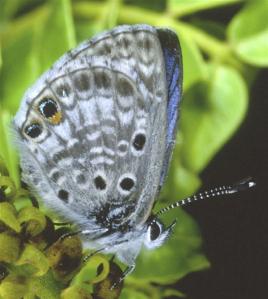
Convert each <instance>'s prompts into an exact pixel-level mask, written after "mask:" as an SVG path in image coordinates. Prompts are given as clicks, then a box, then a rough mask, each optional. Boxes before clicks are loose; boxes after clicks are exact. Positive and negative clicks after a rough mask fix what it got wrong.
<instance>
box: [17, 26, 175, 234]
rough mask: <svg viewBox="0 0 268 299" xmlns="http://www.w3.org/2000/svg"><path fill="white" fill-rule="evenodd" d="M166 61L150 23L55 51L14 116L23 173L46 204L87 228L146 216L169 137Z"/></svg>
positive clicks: (171, 120) (171, 110)
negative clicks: (65, 50)
mask: <svg viewBox="0 0 268 299" xmlns="http://www.w3.org/2000/svg"><path fill="white" fill-rule="evenodd" d="M160 42H161V43H160ZM172 58H174V52H172V51H171V54H169V52H168V53H166V52H165V46H164V45H163V41H162V40H161V36H160V35H159V31H158V32H157V31H156V29H155V28H153V27H150V26H147V25H137V26H120V27H117V28H116V29H114V30H112V31H109V32H106V33H104V34H102V35H100V36H98V37H96V38H94V39H92V40H90V41H87V42H84V43H83V44H81V45H80V46H78V47H77V48H76V49H74V50H72V51H70V52H69V53H68V54H66V55H65V56H63V57H62V58H61V59H60V60H59V61H58V62H56V64H55V65H54V66H53V67H52V68H51V70H49V71H48V72H47V73H45V74H44V75H43V76H42V77H41V79H39V80H38V82H37V83H36V84H35V85H34V86H33V87H32V88H31V89H30V90H29V91H28V92H27V93H26V94H25V96H24V100H23V102H22V104H21V108H20V110H19V112H18V114H17V115H16V117H15V121H14V124H15V129H16V130H17V132H18V139H19V144H20V145H19V146H20V147H21V149H22V150H21V159H22V163H21V164H22V168H23V172H24V178H25V180H26V182H27V183H28V184H30V185H31V186H32V187H33V189H34V190H35V191H36V192H37V193H38V194H39V195H40V196H41V197H42V198H43V199H44V201H45V202H46V203H47V204H48V205H49V206H50V207H52V208H53V209H55V210H57V211H59V212H60V213H61V214H63V215H65V216H67V218H69V219H70V220H73V221H76V222H79V221H80V222H81V223H83V222H85V221H88V222H91V223H92V231H93V230H96V229H98V227H99V228H103V227H107V228H109V229H110V228H111V229H114V228H115V227H116V226H117V225H122V222H131V223H132V224H133V225H137V224H139V223H143V222H145V221H146V219H147V218H148V216H149V214H150V211H151V207H152V204H153V202H154V199H155V196H156V194H157V190H158V186H159V184H160V183H159V182H160V176H161V172H163V171H164V172H165V171H166V170H165V169H167V166H164V170H162V169H163V163H164V165H167V164H168V162H167V160H169V156H170V152H171V148H172V145H173V143H174V132H175V125H176V121H177V114H176V112H175V108H176V107H177V106H178V97H179V96H178V93H179V91H177V89H176V88H175V87H173V86H174V84H175V83H176V82H178V81H179V80H180V79H179V78H177V77H178V76H177V77H175V79H174V80H175V81H173V79H172V78H171V77H172V76H173V75H174V74H176V71H177V70H178V62H177V60H176V59H177V56H176V55H175V62H174V64H175V71H174V68H173V67H172V69H171V71H170V69H169V68H167V65H166V64H167V62H168V61H172ZM163 70H164V71H163ZM165 70H166V71H165ZM174 72H175V73H174ZM166 80H167V82H166ZM53 102H54V103H53ZM41 104H42V105H41ZM41 106H42V107H41ZM42 109H43V110H42ZM41 110H42V111H43V113H44V112H45V113H44V114H42V113H41ZM53 112H54V114H53ZM52 114H53V115H52ZM51 115H52V116H51ZM26 129H27V133H28V134H29V133H30V135H32V136H29V135H27V134H26V131H25V130H26ZM38 130H39V131H38ZM40 130H41V133H40ZM38 133H40V134H38ZM35 135H38V136H35ZM33 136H34V137H33ZM164 161H166V162H164ZM162 176H163V174H162ZM34 178H36V180H35V181H34ZM79 219H80V220H79Z"/></svg>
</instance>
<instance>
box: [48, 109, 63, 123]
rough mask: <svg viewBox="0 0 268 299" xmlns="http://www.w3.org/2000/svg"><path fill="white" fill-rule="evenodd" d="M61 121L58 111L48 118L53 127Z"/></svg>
mask: <svg viewBox="0 0 268 299" xmlns="http://www.w3.org/2000/svg"><path fill="white" fill-rule="evenodd" d="M61 119H62V114H61V112H60V111H58V112H57V113H55V114H54V115H53V116H52V117H51V118H50V121H51V122H52V124H53V125H57V124H59V123H60V121H61Z"/></svg>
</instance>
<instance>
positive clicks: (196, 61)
mask: <svg viewBox="0 0 268 299" xmlns="http://www.w3.org/2000/svg"><path fill="white" fill-rule="evenodd" d="M179 37H180V42H181V47H182V58H183V90H184V91H185V90H187V89H188V88H189V87H190V86H191V85H193V84H194V83H195V82H197V81H199V80H203V79H205V77H206V65H205V62H204V60H203V57H202V54H201V52H200V50H199V48H198V47H197V45H196V44H195V43H194V42H193V40H192V39H190V38H187V36H186V35H184V34H183V33H182V32H181V33H180V34H179Z"/></svg>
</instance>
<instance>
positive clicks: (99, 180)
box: [58, 176, 135, 202]
mask: <svg viewBox="0 0 268 299" xmlns="http://www.w3.org/2000/svg"><path fill="white" fill-rule="evenodd" d="M94 184H95V186H96V188H97V189H98V190H105V188H106V186H107V185H106V181H105V179H104V178H103V177H102V176H97V177H96V178H95V179H94ZM134 185H135V182H134V180H133V179H132V178H129V177H126V178H123V179H122V181H121V182H120V187H121V188H122V190H124V191H130V190H131V189H132V188H133V187H134ZM58 197H59V198H60V199H61V200H63V201H65V202H68V199H69V193H68V191H66V190H64V189H61V190H59V192H58Z"/></svg>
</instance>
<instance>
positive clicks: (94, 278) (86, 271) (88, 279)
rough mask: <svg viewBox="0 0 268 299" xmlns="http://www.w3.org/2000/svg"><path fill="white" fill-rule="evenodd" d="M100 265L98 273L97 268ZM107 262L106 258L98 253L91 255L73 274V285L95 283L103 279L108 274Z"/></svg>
mask: <svg viewBox="0 0 268 299" xmlns="http://www.w3.org/2000/svg"><path fill="white" fill-rule="evenodd" d="M101 265H102V269H103V270H102V271H101V273H99V274H98V275H96V273H97V269H98V267H99V266H101ZM109 269H110V267H109V262H108V260H107V258H105V257H104V256H102V255H100V254H96V255H94V256H92V257H91V258H90V259H89V260H88V261H87V263H86V265H85V266H83V268H82V269H81V271H80V272H79V273H78V274H77V275H76V276H75V278H74V280H73V282H72V283H73V284H74V285H83V284H85V283H87V284H95V283H98V282H100V281H102V280H104V279H105V278H106V277H107V275H108V274H109Z"/></svg>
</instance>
